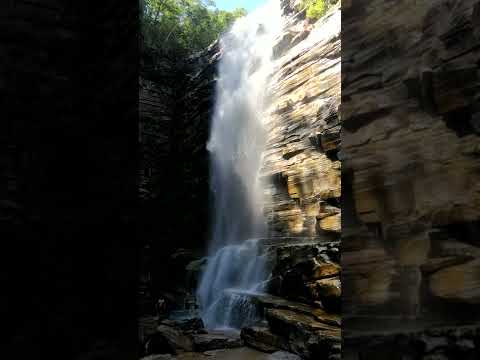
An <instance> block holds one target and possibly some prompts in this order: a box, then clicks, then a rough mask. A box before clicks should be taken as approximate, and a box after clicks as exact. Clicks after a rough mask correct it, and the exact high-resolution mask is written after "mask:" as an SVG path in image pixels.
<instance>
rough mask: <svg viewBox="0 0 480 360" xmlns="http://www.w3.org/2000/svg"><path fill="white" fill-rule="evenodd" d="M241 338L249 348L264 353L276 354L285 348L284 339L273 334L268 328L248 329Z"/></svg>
mask: <svg viewBox="0 0 480 360" xmlns="http://www.w3.org/2000/svg"><path fill="white" fill-rule="evenodd" d="M240 336H241V338H242V339H243V341H244V342H245V344H246V345H247V346H250V347H252V348H254V349H257V350H260V351H263V352H275V351H277V350H278V349H282V348H284V347H285V345H284V341H283V339H282V338H280V337H279V336H277V335H274V334H272V332H271V331H270V330H269V329H268V327H258V326H253V327H246V328H243V329H242V332H241V334H240Z"/></svg>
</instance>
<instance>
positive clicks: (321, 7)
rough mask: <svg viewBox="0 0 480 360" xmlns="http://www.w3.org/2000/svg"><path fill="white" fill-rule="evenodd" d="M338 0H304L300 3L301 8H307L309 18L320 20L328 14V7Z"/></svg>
mask: <svg viewBox="0 0 480 360" xmlns="http://www.w3.org/2000/svg"><path fill="white" fill-rule="evenodd" d="M337 2H338V1H337V0H335V1H331V0H302V1H301V2H300V5H299V10H300V9H305V8H306V9H307V18H308V19H311V20H318V19H320V18H321V17H322V16H323V15H325V14H326V12H327V10H328V8H329V7H330V6H331V5H332V4H335V3H337Z"/></svg>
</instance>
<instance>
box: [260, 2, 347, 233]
mask: <svg viewBox="0 0 480 360" xmlns="http://www.w3.org/2000/svg"><path fill="white" fill-rule="evenodd" d="M295 4H296V2H293V1H292V2H288V1H284V2H283V5H284V12H285V17H286V19H287V20H288V24H287V26H286V28H285V31H284V34H283V35H282V37H281V39H279V42H278V43H277V44H276V45H275V48H274V53H275V57H276V59H277V60H276V69H275V73H274V75H273V78H272V80H271V87H270V89H269V91H270V92H271V97H272V99H273V102H272V103H271V105H270V106H269V108H268V110H267V119H266V121H265V123H266V129H267V148H266V150H265V153H264V165H263V169H262V175H263V176H264V177H265V178H266V183H267V184H268V187H267V188H266V194H265V195H266V196H265V198H266V206H265V216H266V217H267V220H268V224H269V229H270V231H271V235H277V236H279V235H288V236H308V237H330V238H333V239H335V238H339V234H340V228H341V221H340V219H341V201H340V197H341V181H340V168H341V166H340V161H339V160H338V157H337V152H338V148H339V143H340V124H339V120H338V116H337V110H338V106H339V103H340V10H339V8H338V6H336V7H334V8H332V9H330V10H329V12H328V14H327V16H325V17H323V18H322V19H320V20H319V21H317V22H314V23H312V21H308V19H306V18H305V13H304V12H298V11H296V10H295Z"/></svg>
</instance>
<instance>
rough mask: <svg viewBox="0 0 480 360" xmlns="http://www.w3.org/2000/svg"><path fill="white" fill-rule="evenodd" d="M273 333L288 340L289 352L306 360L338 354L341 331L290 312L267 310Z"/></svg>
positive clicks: (303, 315)
mask: <svg viewBox="0 0 480 360" xmlns="http://www.w3.org/2000/svg"><path fill="white" fill-rule="evenodd" d="M265 316H266V319H267V321H268V324H269V326H270V329H271V331H272V332H273V333H275V334H278V335H280V336H283V337H284V338H286V339H288V348H289V351H291V352H294V353H296V354H299V355H301V356H302V357H304V358H306V359H317V358H318V359H320V358H328V357H329V356H332V355H335V354H337V353H340V344H341V329H340V328H339V327H337V326H332V325H327V324H324V323H321V322H319V321H317V320H315V319H314V318H313V317H311V316H308V315H305V314H299V313H296V312H294V311H291V310H284V309H267V310H266V312H265Z"/></svg>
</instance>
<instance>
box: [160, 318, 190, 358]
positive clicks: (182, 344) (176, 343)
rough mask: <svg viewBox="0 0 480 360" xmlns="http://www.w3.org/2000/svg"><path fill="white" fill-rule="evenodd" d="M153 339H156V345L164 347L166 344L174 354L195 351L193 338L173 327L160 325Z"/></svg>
mask: <svg viewBox="0 0 480 360" xmlns="http://www.w3.org/2000/svg"><path fill="white" fill-rule="evenodd" d="M152 339H155V342H156V343H158V344H162V345H163V344H164V343H165V342H166V343H167V344H168V345H169V347H170V348H171V349H172V350H173V352H174V353H176V352H177V351H178V350H183V351H193V348H194V342H193V340H192V337H191V336H189V335H186V334H184V333H183V332H182V331H181V330H180V329H177V328H175V327H172V326H167V325H159V326H158V327H157V332H156V334H155V335H154V336H153V337H152ZM165 352H169V351H165Z"/></svg>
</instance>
